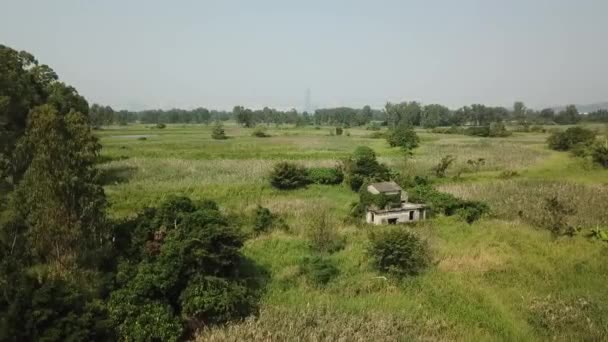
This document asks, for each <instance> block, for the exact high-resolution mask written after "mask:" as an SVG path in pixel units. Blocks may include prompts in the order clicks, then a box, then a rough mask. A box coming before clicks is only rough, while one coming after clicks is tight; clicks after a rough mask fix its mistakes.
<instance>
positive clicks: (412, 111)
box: [385, 101, 422, 127]
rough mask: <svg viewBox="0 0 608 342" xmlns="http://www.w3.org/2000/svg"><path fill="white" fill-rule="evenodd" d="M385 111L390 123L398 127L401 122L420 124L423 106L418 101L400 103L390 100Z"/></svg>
mask: <svg viewBox="0 0 608 342" xmlns="http://www.w3.org/2000/svg"><path fill="white" fill-rule="evenodd" d="M385 111H386V115H387V120H388V124H389V126H391V127H396V126H399V125H401V124H405V125H413V126H420V118H421V116H422V107H421V106H420V103H418V102H415V101H412V102H401V103H398V104H393V103H390V102H389V103H387V104H386V106H385Z"/></svg>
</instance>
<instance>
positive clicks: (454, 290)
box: [97, 124, 608, 341]
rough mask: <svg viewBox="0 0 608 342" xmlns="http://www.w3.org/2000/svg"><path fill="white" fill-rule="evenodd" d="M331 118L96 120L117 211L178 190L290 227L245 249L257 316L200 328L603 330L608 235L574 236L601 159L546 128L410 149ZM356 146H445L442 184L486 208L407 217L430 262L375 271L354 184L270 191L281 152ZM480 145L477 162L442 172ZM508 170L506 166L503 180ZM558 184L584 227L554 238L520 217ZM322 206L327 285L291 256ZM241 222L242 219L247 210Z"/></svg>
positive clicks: (466, 332) (327, 334) (325, 161)
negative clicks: (334, 132)
mask: <svg viewBox="0 0 608 342" xmlns="http://www.w3.org/2000/svg"><path fill="white" fill-rule="evenodd" d="M330 129H331V128H329V127H322V128H321V129H315V128H313V127H306V128H291V127H289V128H288V127H284V128H283V127H279V128H270V129H269V130H268V133H269V134H270V135H271V137H269V138H256V137H252V136H251V133H252V129H246V128H241V127H238V126H236V125H231V124H228V125H227V126H226V133H227V135H228V136H229V137H230V139H227V140H213V139H211V127H210V126H204V125H201V126H197V125H169V126H167V128H165V129H153V128H149V127H146V126H144V125H130V126H124V127H118V126H117V127H107V128H104V129H103V130H99V131H97V134H98V136H99V137H100V139H101V143H102V145H103V150H102V156H103V161H104V162H103V163H102V164H101V166H100V168H101V169H102V171H103V176H104V182H105V184H106V185H105V190H106V194H107V195H108V198H109V200H110V203H111V208H110V214H111V215H112V216H113V217H116V218H118V217H124V216H128V215H133V214H135V213H137V212H138V211H139V210H140V209H142V208H144V207H146V206H154V205H156V204H157V203H158V202H159V201H160V200H162V199H164V198H166V197H167V196H170V195H186V196H189V197H191V198H193V199H212V200H216V201H217V203H218V204H219V205H220V206H221V207H222V209H223V210H224V211H225V212H226V213H227V214H229V215H233V216H235V217H241V218H243V217H245V218H246V217H247V216H248V215H249V216H250V215H251V214H252V212H253V210H254V209H255V208H256V207H257V205H262V206H264V207H268V208H269V209H270V210H271V211H272V212H273V213H276V214H278V215H279V216H280V217H282V218H283V219H284V220H285V221H286V223H287V224H288V226H289V229H285V230H275V231H273V232H271V233H268V234H264V235H261V236H258V237H253V238H251V239H249V240H248V241H247V243H246V245H245V247H244V253H245V255H246V256H248V257H249V258H251V259H252V260H253V261H254V262H256V263H258V264H259V265H260V266H262V267H263V268H265V269H266V270H268V273H269V280H268V284H267V290H266V293H265V296H264V299H263V302H262V305H261V310H260V314H259V316H258V317H255V318H250V319H248V320H246V321H244V322H241V323H238V324H232V325H229V326H227V327H215V328H213V329H210V330H207V331H203V332H201V333H200V339H201V340H214V339H215V340H225V339H231V340H246V339H279V340H298V339H300V340H340V339H342V340H345V341H351V340H402V339H405V340H408V339H423V340H454V339H457V340H517V341H521V340H550V339H553V338H557V339H558V340H564V341H568V340H606V339H608V301H607V298H608V287H607V286H606V284H608V262H607V260H608V244H607V243H604V242H600V241H595V240H591V239H589V238H587V237H586V236H585V235H586V233H587V232H589V230H590V229H592V228H597V227H600V228H608V171H606V170H601V169H599V168H597V167H595V166H593V165H590V164H588V163H586V162H585V161H584V160H582V159H577V158H575V157H572V156H570V155H569V154H568V153H562V152H555V151H550V150H548V149H547V148H546V147H545V140H546V138H547V134H542V133H515V134H514V135H513V136H511V137H508V138H476V137H469V136H463V135H446V134H431V133H428V132H426V131H419V132H418V133H419V136H420V137H421V139H422V141H421V146H420V147H419V148H417V149H416V150H415V153H414V156H412V157H411V158H410V159H408V160H405V159H404V158H403V156H402V155H401V153H400V150H399V149H396V148H394V149H393V148H390V147H389V146H388V144H387V143H386V141H385V140H384V139H372V138H371V137H370V134H371V133H372V132H370V131H366V130H363V129H348V130H347V132H348V134H345V135H342V136H330V134H329V131H330ZM599 129H602V127H599ZM142 136H145V138H146V139H145V140H143V139H141V137H142ZM359 145H366V146H369V147H371V148H372V149H374V151H375V152H376V153H377V155H378V157H379V159H380V161H382V162H384V163H386V164H387V165H389V166H390V167H391V168H393V169H395V170H397V171H399V172H400V173H401V174H407V175H430V174H431V168H432V167H433V166H434V165H436V164H437V163H438V161H439V160H440V159H441V157H443V156H445V155H447V154H451V155H454V156H456V158H457V160H456V163H455V165H454V166H452V167H451V169H449V171H448V178H446V179H443V180H442V181H441V182H439V184H437V187H438V188H439V189H441V190H442V191H446V192H450V193H453V194H455V195H457V196H458V197H462V198H467V199H475V200H482V201H485V202H487V203H488V204H489V205H490V206H491V209H492V214H491V215H490V217H487V218H484V219H482V220H480V221H478V222H476V223H474V224H472V225H468V224H466V223H465V222H463V221H461V220H460V219H458V218H456V217H435V218H433V219H431V220H428V221H426V222H423V223H419V224H417V225H415V226H412V227H411V228H412V229H413V230H415V231H416V232H417V233H418V234H420V235H421V236H423V237H424V238H425V239H427V240H428V241H429V243H430V246H431V249H432V252H433V260H434V262H433V266H432V267H431V268H430V269H429V270H428V271H426V272H425V273H424V274H422V275H419V276H416V277H412V278H407V279H405V280H402V281H396V280H393V279H387V278H384V277H383V276H382V275H381V274H378V273H377V272H375V271H374V270H373V269H372V268H371V266H370V265H369V260H368V258H367V256H366V244H367V241H368V233H369V230H371V229H373V228H372V227H368V226H365V225H363V224H354V223H349V222H350V221H348V220H346V218H347V216H348V213H349V211H350V208H351V204H352V202H354V201H357V200H358V196H357V194H356V193H354V192H352V191H351V190H350V189H348V188H347V187H346V186H341V185H338V186H321V185H311V186H309V187H307V188H305V189H301V190H294V191H279V190H275V189H273V188H272V187H271V186H270V184H269V182H268V180H267V175H268V172H269V171H270V169H271V168H272V166H273V165H274V164H275V163H276V162H277V161H280V160H291V161H294V162H297V163H301V164H302V165H306V166H332V165H335V164H337V163H338V162H339V161H340V160H341V159H342V158H344V157H346V156H348V155H349V154H350V153H351V152H352V151H353V150H354V149H355V147H356V146H359ZM477 158H484V159H485V160H486V163H485V165H483V166H482V167H481V168H480V169H479V170H476V171H475V172H472V171H470V170H469V171H466V170H465V171H464V172H463V173H462V175H461V176H460V177H459V178H458V179H454V178H453V176H454V175H455V174H456V173H457V170H460V169H463V168H464V167H465V166H466V161H467V160H468V159H477ZM505 170H510V171H515V172H516V173H517V174H516V175H515V176H513V177H510V178H508V179H505V177H503V176H502V173H503V171H505ZM553 194H557V195H559V197H560V198H562V199H564V200H567V201H568V202H569V203H571V204H572V206H573V207H574V208H575V209H576V214H575V215H574V216H573V217H572V218H571V219H572V222H573V223H574V224H576V225H577V226H580V227H581V228H582V231H581V232H580V233H579V234H578V235H577V236H575V237H573V238H559V239H554V238H553V237H552V236H551V235H550V234H549V232H547V231H544V230H541V229H538V228H535V227H533V226H531V225H530V224H528V223H526V222H529V221H528V220H526V219H525V218H530V217H531V218H534V217H535V215H537V213H538V211H539V210H540V209H539V208H540V206H541V205H542V201H543V199H544V198H545V197H546V196H550V195H553ZM319 217H324V218H326V220H327V221H328V222H329V224H330V226H331V227H332V228H335V230H336V232H337V233H338V234H340V235H341V236H343V237H344V238H345V240H346V246H345V248H344V249H342V250H340V251H338V252H336V253H334V254H332V255H331V256H329V258H331V259H332V260H334V261H335V262H336V264H337V265H338V267H339V269H340V274H339V276H338V277H337V278H336V279H333V280H332V281H331V282H330V283H329V284H328V285H327V286H325V287H323V288H318V287H316V286H314V285H312V284H310V283H309V281H307V279H306V277H305V276H303V275H302V274H301V272H300V271H299V265H300V263H301V261H302V259H303V258H306V257H308V256H311V255H312V254H313V251H312V250H311V247H310V244H309V235H310V234H309V232H310V229H311V227H312V225H313V224H314V222H316V219H317V218H319ZM239 222H240V223H243V226H244V228H243V229H244V230H245V231H249V230H250V229H251V227H249V226H248V224H247V220H246V219H241V220H240V221H239Z"/></svg>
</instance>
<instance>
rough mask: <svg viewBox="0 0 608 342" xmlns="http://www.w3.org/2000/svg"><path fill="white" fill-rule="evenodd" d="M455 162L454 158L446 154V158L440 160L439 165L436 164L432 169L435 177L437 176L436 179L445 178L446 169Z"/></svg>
mask: <svg viewBox="0 0 608 342" xmlns="http://www.w3.org/2000/svg"><path fill="white" fill-rule="evenodd" d="M455 160H456V158H454V156H452V155H450V154H448V155H447V156H445V157H443V158H441V161H439V164H437V165H436V166H435V167H433V171H434V172H435V176H437V178H443V177H445V173H446V171H447V170H448V167H450V165H451V164H452V163H453V162H454V161H455Z"/></svg>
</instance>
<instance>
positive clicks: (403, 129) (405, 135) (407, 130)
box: [386, 125, 420, 151]
mask: <svg viewBox="0 0 608 342" xmlns="http://www.w3.org/2000/svg"><path fill="white" fill-rule="evenodd" d="M386 141H388V143H389V145H390V146H391V147H401V148H402V149H404V150H408V151H409V150H413V149H414V148H416V147H418V144H419V143H420V138H419V137H418V135H417V134H416V132H415V131H414V129H413V128H412V126H409V125H399V126H397V127H396V128H395V129H393V130H391V131H389V132H388V135H387V136H386Z"/></svg>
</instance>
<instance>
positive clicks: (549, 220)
mask: <svg viewBox="0 0 608 342" xmlns="http://www.w3.org/2000/svg"><path fill="white" fill-rule="evenodd" d="M542 210H543V212H542V216H541V217H540V221H539V222H538V224H539V225H540V226H541V227H543V228H546V229H547V230H549V231H550V232H551V234H553V236H555V237H557V236H561V235H568V236H573V235H574V234H575V233H576V232H577V229H576V228H575V227H573V226H572V225H571V224H570V223H569V222H568V221H569V218H570V216H572V215H574V214H576V210H575V209H574V208H573V207H571V206H569V205H568V204H566V203H565V202H563V201H561V200H560V199H559V198H558V197H557V196H551V197H547V198H545V203H544V205H543V208H542Z"/></svg>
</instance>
